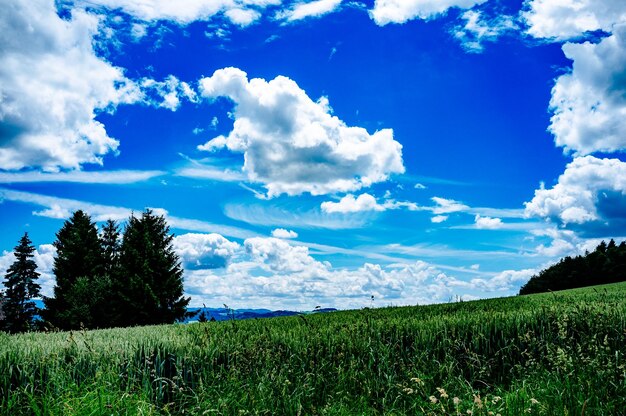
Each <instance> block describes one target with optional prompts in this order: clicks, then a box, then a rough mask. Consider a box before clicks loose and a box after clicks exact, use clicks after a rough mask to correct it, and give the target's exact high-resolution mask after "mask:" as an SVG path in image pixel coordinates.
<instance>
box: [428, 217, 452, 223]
mask: <svg viewBox="0 0 626 416" xmlns="http://www.w3.org/2000/svg"><path fill="white" fill-rule="evenodd" d="M447 220H448V216H447V215H435V216H434V217H432V218H431V219H430V222H432V223H433V224H441V223H442V222H445V221H447Z"/></svg>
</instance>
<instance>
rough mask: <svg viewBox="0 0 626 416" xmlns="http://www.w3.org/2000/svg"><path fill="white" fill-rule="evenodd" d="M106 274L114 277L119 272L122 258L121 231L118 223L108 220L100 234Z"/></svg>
mask: <svg viewBox="0 0 626 416" xmlns="http://www.w3.org/2000/svg"><path fill="white" fill-rule="evenodd" d="M100 245H101V246H102V256H103V268H104V274H105V275H107V276H110V277H113V276H114V275H115V274H117V272H118V268H119V257H120V231H119V228H118V226H117V223H116V222H115V221H113V220H107V221H106V223H105V224H104V226H102V232H101V234H100Z"/></svg>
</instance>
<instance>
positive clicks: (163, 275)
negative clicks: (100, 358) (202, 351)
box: [117, 210, 189, 326]
mask: <svg viewBox="0 0 626 416" xmlns="http://www.w3.org/2000/svg"><path fill="white" fill-rule="evenodd" d="M173 238H174V236H173V235H172V234H170V231H169V227H168V226H167V223H166V222H165V219H164V218H163V217H162V216H160V215H155V214H154V213H153V212H152V211H150V210H146V211H145V212H143V213H142V215H141V217H140V218H137V217H135V216H134V215H133V216H131V217H130V219H129V221H128V224H127V225H126V229H125V230H124V237H123V239H122V245H121V248H120V276H121V277H120V280H119V287H118V288H117V290H118V291H119V298H120V308H119V310H118V313H119V315H118V319H119V321H118V324H120V325H121V326H129V325H150V324H162V323H173V322H175V321H177V320H180V319H182V318H184V317H185V314H186V310H187V304H188V303H189V298H184V297H183V269H182V267H181V265H180V261H179V258H178V255H177V254H176V253H175V252H174V249H173V247H172V240H173Z"/></svg>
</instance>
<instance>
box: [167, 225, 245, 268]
mask: <svg viewBox="0 0 626 416" xmlns="http://www.w3.org/2000/svg"><path fill="white" fill-rule="evenodd" d="M172 245H173V248H174V251H175V252H176V254H178V255H179V256H180V259H181V261H182V262H183V265H184V267H185V268H186V269H192V270H193V269H215V268H219V267H225V266H226V265H227V264H228V262H229V261H230V259H231V258H232V257H233V256H234V255H235V253H236V252H237V250H239V248H240V245H239V244H237V243H235V242H232V241H229V240H227V239H226V238H224V237H223V236H221V235H220V234H215V233H212V234H193V233H190V234H183V235H179V236H176V237H174V240H173V243H172Z"/></svg>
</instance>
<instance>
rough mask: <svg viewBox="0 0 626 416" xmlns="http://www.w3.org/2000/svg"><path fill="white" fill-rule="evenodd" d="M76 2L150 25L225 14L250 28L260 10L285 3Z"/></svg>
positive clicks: (191, 0)
mask: <svg viewBox="0 0 626 416" xmlns="http://www.w3.org/2000/svg"><path fill="white" fill-rule="evenodd" d="M74 3H75V4H76V5H77V6H81V7H89V8H92V9H93V8H97V7H100V8H108V9H119V10H122V11H124V12H125V13H127V14H129V15H131V16H133V17H134V18H136V19H140V20H143V21H147V22H151V21H158V20H169V21H173V22H176V23H177V24H180V25H188V24H189V23H192V22H194V21H208V20H211V19H212V18H215V17H216V16H220V15H223V16H225V17H226V18H227V19H229V20H230V21H231V23H233V24H235V25H238V26H247V25H249V24H251V23H254V22H255V21H256V20H258V18H259V17H260V16H261V14H260V12H259V10H263V9H265V8H267V7H268V6H277V5H280V4H281V3H282V0H178V1H174V2H173V1H170V0H143V1H139V2H138V1H132V0H76V1H75V2H74Z"/></svg>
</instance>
